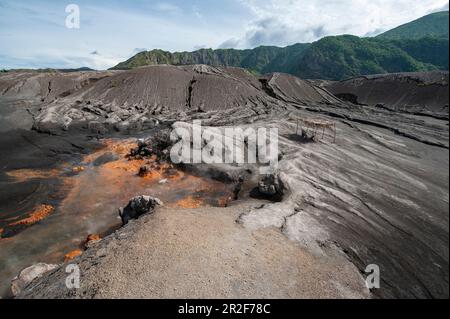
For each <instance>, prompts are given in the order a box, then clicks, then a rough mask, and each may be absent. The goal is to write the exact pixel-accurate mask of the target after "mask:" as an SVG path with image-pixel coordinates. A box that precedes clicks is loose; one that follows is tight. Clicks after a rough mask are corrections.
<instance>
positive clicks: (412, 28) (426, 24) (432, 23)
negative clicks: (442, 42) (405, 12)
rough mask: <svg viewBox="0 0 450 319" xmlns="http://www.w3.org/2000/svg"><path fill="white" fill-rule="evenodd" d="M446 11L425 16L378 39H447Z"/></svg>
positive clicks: (381, 35)
mask: <svg viewBox="0 0 450 319" xmlns="http://www.w3.org/2000/svg"><path fill="white" fill-rule="evenodd" d="M448 27H449V23H448V11H442V12H436V13H432V14H429V15H426V16H424V17H422V18H420V19H417V20H414V21H412V22H410V23H406V24H404V25H401V26H399V27H397V28H395V29H392V30H390V31H387V32H385V33H383V34H380V35H379V36H378V38H383V39H390V40H400V39H420V38H423V37H436V38H446V39H448Z"/></svg>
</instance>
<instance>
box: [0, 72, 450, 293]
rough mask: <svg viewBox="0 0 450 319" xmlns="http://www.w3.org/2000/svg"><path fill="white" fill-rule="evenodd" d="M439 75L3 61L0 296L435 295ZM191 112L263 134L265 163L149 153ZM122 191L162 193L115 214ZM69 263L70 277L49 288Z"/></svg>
mask: <svg viewBox="0 0 450 319" xmlns="http://www.w3.org/2000/svg"><path fill="white" fill-rule="evenodd" d="M448 80H449V74H448V72H440V71H436V72H428V73H398V74H385V75H374V76H364V77H358V78H354V79H350V80H345V81H339V82H332V81H321V80H301V79H299V78H297V77H295V76H292V75H287V74H282V73H274V74H270V75H265V76H254V75H252V74H251V73H249V72H247V71H245V70H244V69H240V68H222V67H211V66H206V65H192V66H168V65H158V66H149V67H142V68H137V69H133V70H128V71H92V72H71V73H62V72H36V71H17V72H13V71H10V72H6V73H3V74H1V75H0V124H1V125H0V130H1V134H0V145H1V149H2V155H1V156H0V164H1V167H2V170H1V173H0V237H1V238H0V296H2V297H3V298H9V297H13V296H14V297H16V298H136V297H137V298H448V297H449V295H448V291H449V290H448V269H449V264H448V253H449V249H448V247H449V229H448V226H449V225H448V222H449V206H448V205H449V191H448V190H449V150H448V148H449V121H448V115H449V113H448V112H449V110H448V103H449V102H448V101H449V97H448V93H449V89H448ZM193 120H201V121H202V122H201V123H202V125H203V126H204V127H215V128H218V129H219V131H220V130H223V129H224V128H226V127H240V128H242V129H247V128H258V127H266V128H277V129H278V132H279V141H278V143H279V154H278V158H279V163H278V171H277V173H276V174H273V175H271V176H268V177H267V176H266V177H265V178H264V177H262V176H261V175H260V174H259V172H258V167H256V166H255V165H254V164H252V165H250V164H248V165H232V164H201V165H176V164H174V163H171V162H170V160H168V159H163V158H162V157H163V156H164V154H167V150H168V149H169V148H170V146H171V142H170V140H169V138H168V137H167V136H168V135H169V134H168V133H170V132H171V131H172V129H173V128H176V127H190V125H192V121H193ZM143 151H145V152H143ZM261 179H263V180H262V181H261ZM266 186H267V187H266ZM267 189H273V190H274V193H273V194H268V192H267V191H265V190H267ZM275 193H276V194H275ZM139 195H146V196H151V197H155V198H159V199H160V200H161V201H162V202H163V204H162V203H161V205H159V204H158V205H156V207H154V208H153V207H152V213H149V214H145V215H143V216H142V217H141V218H139V219H133V220H130V221H129V222H128V223H127V224H126V225H124V226H122V221H121V220H120V217H119V213H118V210H119V208H120V207H125V206H126V205H127V203H128V201H129V200H130V199H131V198H133V197H135V196H139ZM269 195H270V196H269ZM272 195H275V196H272ZM124 211H126V209H125V210H122V219H123V212H124ZM87 237H89V238H87ZM44 263H45V264H44ZM69 263H73V264H76V265H78V267H79V269H80V273H81V281H80V283H81V287H80V289H76V290H70V289H68V288H67V287H66V285H65V280H66V277H67V274H66V272H65V266H66V265H67V264H69ZM369 265H378V266H379V268H380V288H379V289H370V290H369V289H368V288H367V287H366V283H365V278H366V276H367V274H366V272H365V270H366V267H367V266H369ZM30 266H31V268H29V267H30ZM33 267H34V268H33ZM23 269H25V270H23ZM16 276H17V277H16ZM15 277H16V278H15ZM13 278H14V280H13ZM12 280H13V281H12ZM11 281H12V283H11Z"/></svg>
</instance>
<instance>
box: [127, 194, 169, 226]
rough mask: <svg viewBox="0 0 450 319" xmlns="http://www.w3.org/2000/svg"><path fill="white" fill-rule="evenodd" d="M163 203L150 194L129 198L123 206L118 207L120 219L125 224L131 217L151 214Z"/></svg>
mask: <svg viewBox="0 0 450 319" xmlns="http://www.w3.org/2000/svg"><path fill="white" fill-rule="evenodd" d="M162 205H163V203H162V202H161V201H160V200H159V199H158V198H154V197H151V196H145V195H142V196H136V197H134V198H132V199H131V200H130V202H129V203H128V205H127V206H126V207H125V208H122V207H121V208H119V216H120V218H121V219H122V224H123V225H126V224H128V222H129V221H130V220H131V219H137V218H139V217H140V216H142V215H144V214H152V213H153V212H154V211H155V209H156V207H157V206H162Z"/></svg>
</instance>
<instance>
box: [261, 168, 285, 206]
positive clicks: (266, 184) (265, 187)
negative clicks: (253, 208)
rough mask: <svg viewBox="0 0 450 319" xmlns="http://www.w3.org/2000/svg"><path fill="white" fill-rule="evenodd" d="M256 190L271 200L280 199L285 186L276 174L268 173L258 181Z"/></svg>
mask: <svg viewBox="0 0 450 319" xmlns="http://www.w3.org/2000/svg"><path fill="white" fill-rule="evenodd" d="M258 191H259V193H260V195H261V196H263V197H266V198H268V199H271V200H273V201H281V200H282V199H283V195H284V191H285V187H284V184H283V182H282V181H281V179H280V176H279V175H278V174H269V175H266V176H264V178H262V179H261V180H260V181H259V183H258Z"/></svg>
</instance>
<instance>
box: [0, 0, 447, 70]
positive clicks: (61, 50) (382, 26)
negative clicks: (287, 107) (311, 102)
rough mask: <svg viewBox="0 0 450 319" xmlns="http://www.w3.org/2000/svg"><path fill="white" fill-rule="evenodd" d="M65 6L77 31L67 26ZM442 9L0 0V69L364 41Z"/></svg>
mask: <svg viewBox="0 0 450 319" xmlns="http://www.w3.org/2000/svg"><path fill="white" fill-rule="evenodd" d="M71 3H73V4H76V5H78V6H79V8H80V28H79V29H68V28H66V26H65V20H66V17H67V15H68V14H67V13H66V11H65V8H66V6H67V5H69V4H71ZM441 10H448V0H397V1H392V0H184V1H181V0H170V1H163V0H161V1H158V0H156V1H150V0H147V1H146V0H127V1H119V0H108V1H106V0H69V1H64V0H26V1H21V0H0V69H1V68H41V67H53V68H71V67H73V68H75V67H80V66H88V67H92V68H95V69H106V68H109V67H111V66H113V65H115V64H117V63H118V62H120V61H123V60H125V59H127V58H129V57H130V56H132V55H133V54H135V53H137V52H139V51H142V50H146V49H147V50H149V49H155V48H160V49H164V50H168V51H191V50H195V49H199V48H221V47H234V48H252V47H256V46H258V45H278V46H286V45H289V44H293V43H297V42H311V41H315V40H317V39H319V38H321V37H324V36H327V35H338V34H354V35H359V36H370V35H376V34H378V33H381V32H383V31H385V30H388V29H390V28H393V27H395V26H397V25H400V24H403V23H406V22H409V21H411V20H414V19H416V18H419V17H421V16H423V15H426V14H428V13H431V12H435V11H441Z"/></svg>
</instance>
